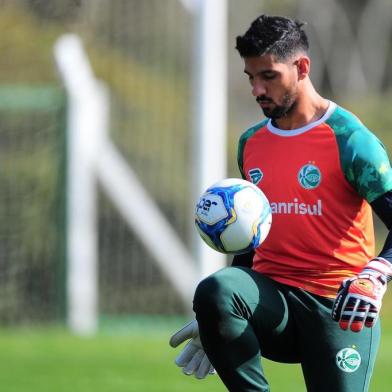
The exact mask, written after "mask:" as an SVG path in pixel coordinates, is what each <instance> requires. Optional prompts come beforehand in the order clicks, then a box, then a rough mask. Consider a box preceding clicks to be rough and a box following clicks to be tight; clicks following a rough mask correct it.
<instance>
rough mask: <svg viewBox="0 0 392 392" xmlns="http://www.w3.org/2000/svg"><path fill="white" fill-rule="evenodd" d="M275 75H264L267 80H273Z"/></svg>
mask: <svg viewBox="0 0 392 392" xmlns="http://www.w3.org/2000/svg"><path fill="white" fill-rule="evenodd" d="M275 76H276V75H275V74H264V79H266V80H272V79H274V78H275Z"/></svg>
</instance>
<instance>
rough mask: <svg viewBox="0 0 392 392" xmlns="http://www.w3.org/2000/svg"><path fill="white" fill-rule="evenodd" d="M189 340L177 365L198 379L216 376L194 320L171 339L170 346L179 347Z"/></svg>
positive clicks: (177, 360)
mask: <svg viewBox="0 0 392 392" xmlns="http://www.w3.org/2000/svg"><path fill="white" fill-rule="evenodd" d="M188 339H190V340H189V342H188V343H187V345H186V346H185V347H184V348H183V350H182V351H181V353H180V354H179V355H178V356H177V358H176V360H175V363H176V365H177V366H179V367H181V368H182V371H183V372H184V373H185V374H186V375H188V376H190V375H192V374H194V375H195V377H196V378H198V379H202V378H205V377H206V376H207V375H208V374H214V373H215V369H214V368H213V366H212V365H211V362H210V361H209V359H208V358H207V355H206V353H205V352H204V349H203V346H202V344H201V341H200V337H199V326H198V325H197V321H196V320H192V321H191V322H189V323H188V324H186V325H185V326H184V327H182V328H181V329H180V330H179V331H177V332H176V333H175V334H174V335H173V336H172V337H171V338H170V342H169V344H170V346H172V347H177V346H179V345H180V344H181V343H183V342H185V341H186V340H188Z"/></svg>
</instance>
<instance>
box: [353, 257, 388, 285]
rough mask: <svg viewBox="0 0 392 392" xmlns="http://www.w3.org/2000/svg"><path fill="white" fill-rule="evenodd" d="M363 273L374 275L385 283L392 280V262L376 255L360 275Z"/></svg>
mask: <svg viewBox="0 0 392 392" xmlns="http://www.w3.org/2000/svg"><path fill="white" fill-rule="evenodd" d="M362 274H370V275H373V276H374V277H376V278H378V279H379V280H381V281H382V282H383V283H385V282H389V281H390V280H392V264H391V263H390V262H389V261H388V260H386V259H384V258H382V257H375V258H374V259H371V260H370V261H369V262H368V263H367V264H366V266H365V268H364V269H363V271H362V272H361V274H360V275H362ZM380 278H381V279H380Z"/></svg>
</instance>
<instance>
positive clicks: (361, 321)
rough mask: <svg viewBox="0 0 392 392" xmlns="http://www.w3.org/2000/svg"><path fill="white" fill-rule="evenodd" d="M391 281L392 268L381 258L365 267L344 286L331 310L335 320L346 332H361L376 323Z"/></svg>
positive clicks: (344, 283) (371, 261)
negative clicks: (388, 283) (348, 330)
mask: <svg viewBox="0 0 392 392" xmlns="http://www.w3.org/2000/svg"><path fill="white" fill-rule="evenodd" d="M391 277H392V265H391V263H389V262H388V261H387V260H385V259H383V258H382V257H376V258H374V259H372V260H370V261H369V263H368V264H366V266H365V268H364V269H363V271H361V272H360V273H359V274H358V275H357V276H354V277H352V278H349V279H346V280H344V281H343V283H342V284H341V286H340V288H339V291H338V294H337V296H336V299H335V302H334V304H333V307H332V318H333V320H335V321H338V322H339V326H340V328H342V329H343V330H347V329H351V331H353V332H359V331H361V330H362V328H363V327H364V326H366V327H369V328H371V327H373V325H374V324H375V323H376V321H377V318H378V315H379V312H380V309H381V301H382V297H383V296H384V294H385V291H386V289H387V282H388V281H389V280H391Z"/></svg>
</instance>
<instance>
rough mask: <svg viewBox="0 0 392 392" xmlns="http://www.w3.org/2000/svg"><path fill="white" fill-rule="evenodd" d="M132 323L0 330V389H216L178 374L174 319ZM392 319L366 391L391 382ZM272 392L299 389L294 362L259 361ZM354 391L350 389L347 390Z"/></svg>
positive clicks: (384, 388) (383, 390)
mask: <svg viewBox="0 0 392 392" xmlns="http://www.w3.org/2000/svg"><path fill="white" fill-rule="evenodd" d="M157 320H158V321H157V322H156V321H154V322H153V324H151V323H141V324H140V325H138V326H137V327H135V326H133V327H128V326H125V327H123V328H122V329H116V328H104V329H103V330H102V332H100V333H99V335H98V336H97V337H94V338H78V337H75V336H72V335H70V334H69V333H68V332H67V331H65V330H64V329H62V328H50V329H49V328H34V329H7V330H5V329H3V330H0V391H4V392H70V391H72V392H109V391H110V392H130V391H140V392H182V391H187V392H196V391H208V392H219V391H225V390H226V389H225V388H224V386H223V385H222V384H221V382H220V381H219V378H218V376H209V377H208V379H207V380H202V381H200V380H196V379H195V378H193V377H188V376H184V375H183V374H182V373H181V371H180V369H179V368H177V367H176V366H174V364H173V361H174V358H175V356H176V353H177V352H179V349H176V350H175V349H172V348H170V347H169V346H168V343H167V341H168V338H169V336H170V333H171V331H172V330H173V327H174V329H175V328H176V327H177V324H178V322H182V320H181V321H180V320H175V321H172V322H170V323H167V322H166V323H161V322H160V321H159V319H157ZM391 364H392V323H389V325H387V326H386V328H384V334H383V340H382V347H381V351H380V354H379V357H378V361H377V365H376V371H375V374H374V377H373V382H372V387H371V391H372V392H388V391H390V390H391V384H392V372H391ZM264 367H265V370H266V373H267V376H268V378H269V380H270V384H271V389H272V391H274V392H280V391H284V392H302V391H305V387H304V384H303V380H302V375H301V372H300V368H299V366H297V365H280V364H276V363H272V362H269V361H264ZM353 392H355V391H353Z"/></svg>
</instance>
